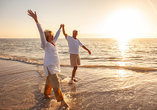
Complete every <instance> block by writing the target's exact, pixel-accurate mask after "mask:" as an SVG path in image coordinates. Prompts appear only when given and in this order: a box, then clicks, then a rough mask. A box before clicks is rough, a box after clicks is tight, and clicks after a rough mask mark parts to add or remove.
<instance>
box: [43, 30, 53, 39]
mask: <svg viewBox="0 0 157 110" xmlns="http://www.w3.org/2000/svg"><path fill="white" fill-rule="evenodd" d="M50 33H52V31H50V30H49V29H46V30H45V31H44V34H45V37H46V40H47V41H48V37H49V35H50Z"/></svg>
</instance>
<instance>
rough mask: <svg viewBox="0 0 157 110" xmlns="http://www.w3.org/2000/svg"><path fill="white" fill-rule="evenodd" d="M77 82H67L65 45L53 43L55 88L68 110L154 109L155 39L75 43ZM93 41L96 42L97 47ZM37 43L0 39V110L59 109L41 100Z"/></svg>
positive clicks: (156, 94)
mask: <svg viewBox="0 0 157 110" xmlns="http://www.w3.org/2000/svg"><path fill="white" fill-rule="evenodd" d="M80 41H81V42H82V43H83V44H85V46H87V47H88V48H89V49H90V50H91V52H92V55H88V52H86V51H85V50H83V49H81V48H80V57H81V65H80V66H79V67H78V70H77V73H76V79H77V80H78V82H76V83H75V84H69V81H70V78H71V74H72V69H73V68H72V67H71V66H70V60H69V53H68V44H67V41H66V40H65V39H58V41H57V45H58V53H59V58H60V65H61V72H60V73H58V76H59V81H60V86H61V90H62V92H63V94H64V98H65V101H66V102H67V103H68V104H69V106H70V108H69V110H156V109H157V104H156V102H157V92H156V91H157V64H156V62H157V58H156V54H157V48H156V47H157V44H156V42H157V39H132V40H130V41H126V42H125V43H124V44H123V43H120V41H118V40H116V39H108V38H106V39H105V38H104V39H90V38H89V39H80ZM97 42H99V43H97ZM43 60H44V51H43V50H42V49H41V48H40V39H0V110H64V108H61V107H60V103H57V101H56V99H55V96H54V93H53V90H52V91H51V96H52V97H53V98H52V99H46V98H44V95H43V92H44V86H45V80H46V76H45V73H44V70H43Z"/></svg>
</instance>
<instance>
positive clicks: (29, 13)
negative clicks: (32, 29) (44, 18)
mask: <svg viewBox="0 0 157 110" xmlns="http://www.w3.org/2000/svg"><path fill="white" fill-rule="evenodd" d="M28 15H29V16H30V17H32V18H33V19H34V21H35V22H36V24H37V27H38V30H39V33H40V38H41V43H42V48H44V47H45V44H46V38H45V34H44V32H43V29H42V28H41V26H40V24H39V22H38V18H37V14H36V12H34V13H33V12H32V10H28Z"/></svg>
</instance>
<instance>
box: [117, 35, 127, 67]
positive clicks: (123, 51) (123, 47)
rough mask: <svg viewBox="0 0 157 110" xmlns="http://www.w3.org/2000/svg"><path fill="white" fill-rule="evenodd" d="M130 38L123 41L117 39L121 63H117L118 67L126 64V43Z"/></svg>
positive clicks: (122, 39)
mask: <svg viewBox="0 0 157 110" xmlns="http://www.w3.org/2000/svg"><path fill="white" fill-rule="evenodd" d="M129 40H130V38H127V39H124V38H118V39H117V42H118V46H119V51H120V52H121V61H120V62H117V65H118V66H126V64H127V63H128V62H125V59H126V57H127V53H126V52H127V49H128V42H129Z"/></svg>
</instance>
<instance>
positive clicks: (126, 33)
mask: <svg viewBox="0 0 157 110" xmlns="http://www.w3.org/2000/svg"><path fill="white" fill-rule="evenodd" d="M103 25H104V28H103V30H102V31H103V33H105V34H106V35H108V36H110V37H114V38H118V39H130V38H137V37H141V36H142V35H143V34H145V32H146V31H147V29H146V28H147V23H146V21H145V20H144V18H143V16H142V14H141V13H140V12H139V11H138V10H135V9H131V8H124V9H120V10H117V11H116V12H114V13H112V14H111V15H110V16H109V17H108V19H107V20H106V21H105V23H103Z"/></svg>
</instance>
